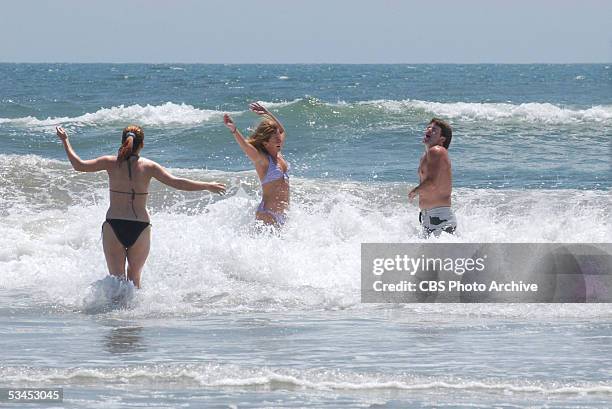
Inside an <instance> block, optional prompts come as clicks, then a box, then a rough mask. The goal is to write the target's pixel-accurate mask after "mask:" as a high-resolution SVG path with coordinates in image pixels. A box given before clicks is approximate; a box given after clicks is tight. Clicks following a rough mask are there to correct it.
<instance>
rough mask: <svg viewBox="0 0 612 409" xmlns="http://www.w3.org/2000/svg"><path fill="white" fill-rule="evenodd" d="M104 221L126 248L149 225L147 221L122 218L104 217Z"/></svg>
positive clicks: (130, 245)
mask: <svg viewBox="0 0 612 409" xmlns="http://www.w3.org/2000/svg"><path fill="white" fill-rule="evenodd" d="M105 223H108V224H109V225H110V227H111V228H112V229H113V231H114V232H115V236H117V239H118V240H119V241H120V242H121V244H123V247H125V248H126V249H127V248H130V247H132V246H133V245H134V243H136V240H138V237H140V234H141V233H142V232H143V231H144V229H146V228H147V227H149V226H150V225H151V223H147V222H139V221H136V220H123V219H106V222H105Z"/></svg>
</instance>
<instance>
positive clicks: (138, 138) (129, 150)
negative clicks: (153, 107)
mask: <svg viewBox="0 0 612 409" xmlns="http://www.w3.org/2000/svg"><path fill="white" fill-rule="evenodd" d="M143 142H144V132H143V130H142V128H141V127H139V126H137V125H129V126H126V127H125V129H124V130H123V134H122V136H121V147H120V148H119V153H117V163H121V162H122V161H124V160H126V159H128V158H129V157H130V156H132V155H133V154H134V150H136V149H138V148H140V147H142V144H143Z"/></svg>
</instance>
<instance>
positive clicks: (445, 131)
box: [429, 118, 453, 149]
mask: <svg viewBox="0 0 612 409" xmlns="http://www.w3.org/2000/svg"><path fill="white" fill-rule="evenodd" d="M429 123H430V124H436V125H438V126H439V127H440V129H441V130H442V136H443V137H444V143H443V144H442V146H444V147H445V148H446V149H448V147H449V146H450V143H451V139H453V128H451V126H450V125H449V124H448V122H446V121H443V120H442V119H440V118H432V119H431V121H429Z"/></svg>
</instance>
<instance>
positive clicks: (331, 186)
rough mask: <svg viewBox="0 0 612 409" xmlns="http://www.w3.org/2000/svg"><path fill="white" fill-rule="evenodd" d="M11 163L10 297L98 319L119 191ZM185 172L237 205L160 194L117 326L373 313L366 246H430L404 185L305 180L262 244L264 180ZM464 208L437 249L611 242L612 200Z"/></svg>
mask: <svg viewBox="0 0 612 409" xmlns="http://www.w3.org/2000/svg"><path fill="white" fill-rule="evenodd" d="M0 163H1V164H2V166H0V180H2V181H3V183H1V184H0V197H1V198H2V199H1V200H2V202H0V212H1V213H2V217H1V218H0V230H1V231H2V235H1V236H0V272H1V273H2V274H0V288H3V289H6V290H9V291H17V292H19V291H27V292H31V293H32V294H35V297H37V301H36V304H38V305H47V304H49V303H54V304H55V305H59V306H63V307H65V308H67V309H70V310H72V309H79V310H81V311H85V310H87V306H88V303H87V302H86V301H85V300H86V299H87V297H88V294H90V292H89V290H88V288H89V286H90V285H91V284H92V283H94V282H96V281H98V280H100V279H103V278H104V277H105V276H106V275H107V271H106V265H105V262H104V256H103V253H102V245H101V241H100V225H101V223H102V221H103V218H104V214H105V212H106V208H107V203H108V197H107V195H108V193H107V190H106V189H107V184H106V183H107V182H106V179H105V178H104V176H103V175H93V174H75V173H74V172H72V171H71V170H70V169H69V167H68V165H66V164H65V163H61V162H58V161H48V160H45V159H41V158H38V157H36V156H28V157H21V156H14V155H3V156H1V157H0ZM173 172H175V173H177V174H179V175H182V174H184V175H185V176H188V177H193V178H196V179H200V180H212V179H213V178H214V179H217V180H220V181H223V182H226V183H227V184H228V185H229V186H230V189H229V191H230V193H229V194H228V195H227V196H225V197H223V198H220V197H213V196H211V195H210V194H208V193H202V192H186V193H184V192H180V193H179V192H174V191H169V190H166V189H162V188H161V187H160V186H159V185H155V186H152V189H151V194H150V209H151V214H152V223H153V241H152V250H151V255H150V257H149V260H148V261H147V265H146V267H145V270H144V273H143V289H142V290H140V291H138V292H137V294H136V298H135V300H134V301H135V307H134V308H133V309H129V310H119V311H115V312H114V313H116V314H122V315H128V316H159V315H168V314H169V315H174V314H192V313H193V314H214V313H224V312H228V311H278V310H287V309H289V310H311V309H338V308H368V307H367V306H364V305H361V304H360V293H359V290H360V260H361V258H360V244H361V243H367V242H422V241H424V240H425V239H420V238H418V233H419V231H420V229H419V225H418V220H417V214H418V209H417V208H415V207H414V206H412V205H409V204H408V203H406V201H405V186H404V185H402V184H377V185H368V184H364V183H358V182H351V183H347V182H323V181H316V180H307V179H299V178H294V179H293V180H292V207H291V210H290V212H289V219H288V224H287V225H286V226H285V228H284V229H283V231H282V232H281V233H280V234H257V233H255V232H254V225H255V224H254V221H253V215H254V211H255V208H256V207H257V205H258V203H259V185H258V182H257V179H256V176H255V175H254V173H253V172H247V173H224V172H215V173H212V174H211V173H210V172H208V171H204V170H191V171H182V170H173ZM453 203H454V207H455V211H456V213H457V218H458V222H459V232H458V234H457V236H446V235H445V236H443V237H441V238H438V239H436V238H431V239H428V241H431V242H444V241H451V242H502V243H503V242H562V243H563V242H565V243H568V242H578V243H580V242H586V243H588V242H607V241H609V238H610V236H611V234H610V233H611V227H610V223H609V218H608V217H607V215H608V214H609V212H608V210H609V192H606V191H572V190H561V191H495V190H490V191H488V190H481V189H457V190H456V192H455V197H454V199H453ZM534 220H537V223H534ZM415 308H425V309H424V310H419V311H420V312H423V313H426V312H427V311H431V312H432V313H436V312H439V311H440V309H441V308H442V309H443V310H444V313H440V314H439V315H441V316H444V315H446V314H457V315H468V316H469V315H486V314H491V315H493V316H510V317H514V316H529V317H538V316H541V317H563V316H570V317H594V318H598V317H599V318H601V317H604V318H606V317H607V318H610V317H612V305H596V306H591V305H589V306H586V307H583V306H578V307H576V306H571V305H570V306H566V305H564V306H562V307H559V308H556V307H555V309H551V308H547V307H544V306H543V307H534V308H526V307H525V306H524V305H516V306H509V307H508V306H499V307H496V306H492V307H487V308H486V310H483V309H482V308H481V307H479V306H455V307H452V306H450V307H446V306H443V307H440V306H431V307H420V306H419V307H415ZM427 308H430V309H429V310H428V309H427Z"/></svg>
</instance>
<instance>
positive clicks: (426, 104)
mask: <svg viewBox="0 0 612 409" xmlns="http://www.w3.org/2000/svg"><path fill="white" fill-rule="evenodd" d="M357 104H358V105H365V106H374V107H377V108H381V109H384V110H386V111H389V112H393V113H404V112H409V111H413V110H422V111H426V112H430V113H432V114H434V115H439V116H442V117H445V118H451V119H457V120H463V121H477V120H487V121H512V120H514V121H526V122H544V123H554V124H564V123H577V122H589V121H594V122H611V121H612V105H597V106H593V107H591V108H588V109H571V108H564V107H561V106H558V105H554V104H550V103H538V102H528V103H524V104H511V103H475V102H448V103H442V102H430V101H420V100H403V101H394V100H374V101H362V102H359V103H357Z"/></svg>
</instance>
